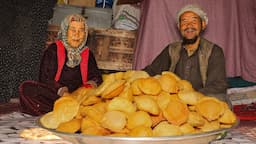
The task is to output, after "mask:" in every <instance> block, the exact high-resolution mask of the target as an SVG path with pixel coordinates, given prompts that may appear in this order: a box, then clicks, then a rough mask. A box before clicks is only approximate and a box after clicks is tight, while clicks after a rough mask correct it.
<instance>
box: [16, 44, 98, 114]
mask: <svg viewBox="0 0 256 144" xmlns="http://www.w3.org/2000/svg"><path fill="white" fill-rule="evenodd" d="M66 60H67V58H66ZM57 69H58V63H57V45H56V44H55V43H54V44H51V45H50V46H49V47H48V48H47V49H46V50H45V52H44V54H43V57H42V60H41V65H40V75H39V81H25V82H23V83H22V84H21V85H20V87H19V92H20V106H21V111H22V112H24V113H28V114H31V115H42V114H44V113H47V112H49V111H52V108H53V104H54V101H55V100H56V99H58V98H59V97H60V96H58V95H57V92H58V89H59V88H60V87H63V86H67V87H68V89H69V92H73V91H74V90H76V89H77V88H79V87H80V86H82V84H83V83H82V76H81V72H80V65H78V66H76V67H74V68H70V67H67V66H66V65H65V64H64V66H63V70H62V73H61V76H60V79H59V81H58V82H56V81H55V80H54V78H55V75H56V72H57ZM87 79H88V81H89V80H92V81H94V82H96V83H97V85H100V84H101V82H102V77H101V72H100V70H99V69H98V67H97V63H96V61H95V58H94V56H93V53H92V52H91V51H90V52H89V59H88V76H87Z"/></svg>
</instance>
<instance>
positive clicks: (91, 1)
mask: <svg viewBox="0 0 256 144" xmlns="http://www.w3.org/2000/svg"><path fill="white" fill-rule="evenodd" d="M68 4H69V5H74V6H80V7H95V5H96V0H68Z"/></svg>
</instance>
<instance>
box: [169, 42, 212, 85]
mask: <svg viewBox="0 0 256 144" xmlns="http://www.w3.org/2000/svg"><path fill="white" fill-rule="evenodd" d="M213 46H214V44H213V43H211V42H210V41H208V40H206V39H204V38H201V39H200V48H199V51H198V56H199V65H200V66H199V67H200V74H201V77H202V82H203V86H205V84H206V80H207V68H208V60H209V57H210V55H211V53H212V48H213ZM181 48H182V42H175V43H172V44H170V45H169V55H170V59H171V66H170V68H169V71H171V72H174V70H175V68H176V65H177V63H178V61H179V59H180V50H181Z"/></svg>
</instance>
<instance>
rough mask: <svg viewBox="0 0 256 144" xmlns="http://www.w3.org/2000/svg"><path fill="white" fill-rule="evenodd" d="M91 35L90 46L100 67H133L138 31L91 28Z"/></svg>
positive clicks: (122, 68) (111, 68)
mask: <svg viewBox="0 0 256 144" xmlns="http://www.w3.org/2000/svg"><path fill="white" fill-rule="evenodd" d="M89 35H90V40H89V42H88V43H89V47H90V49H91V50H92V51H93V53H94V55H95V58H96V61H97V64H98V67H99V68H100V69H106V70H118V71H125V70H129V69H132V64H133V58H134V47H135V38H136V31H127V30H116V29H91V30H90V33H89Z"/></svg>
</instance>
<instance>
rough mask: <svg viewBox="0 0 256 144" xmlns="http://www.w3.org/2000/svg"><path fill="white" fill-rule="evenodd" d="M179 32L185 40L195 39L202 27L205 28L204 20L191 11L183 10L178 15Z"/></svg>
mask: <svg viewBox="0 0 256 144" xmlns="http://www.w3.org/2000/svg"><path fill="white" fill-rule="evenodd" d="M179 28H180V33H181V35H182V37H183V39H185V40H196V39H197V38H198V37H199V34H200V32H201V31H202V29H204V28H205V22H204V21H201V18H200V17H199V16H198V15H197V14H195V13H193V12H190V11H189V12H185V13H183V14H182V15H181V16H180V25H179Z"/></svg>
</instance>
